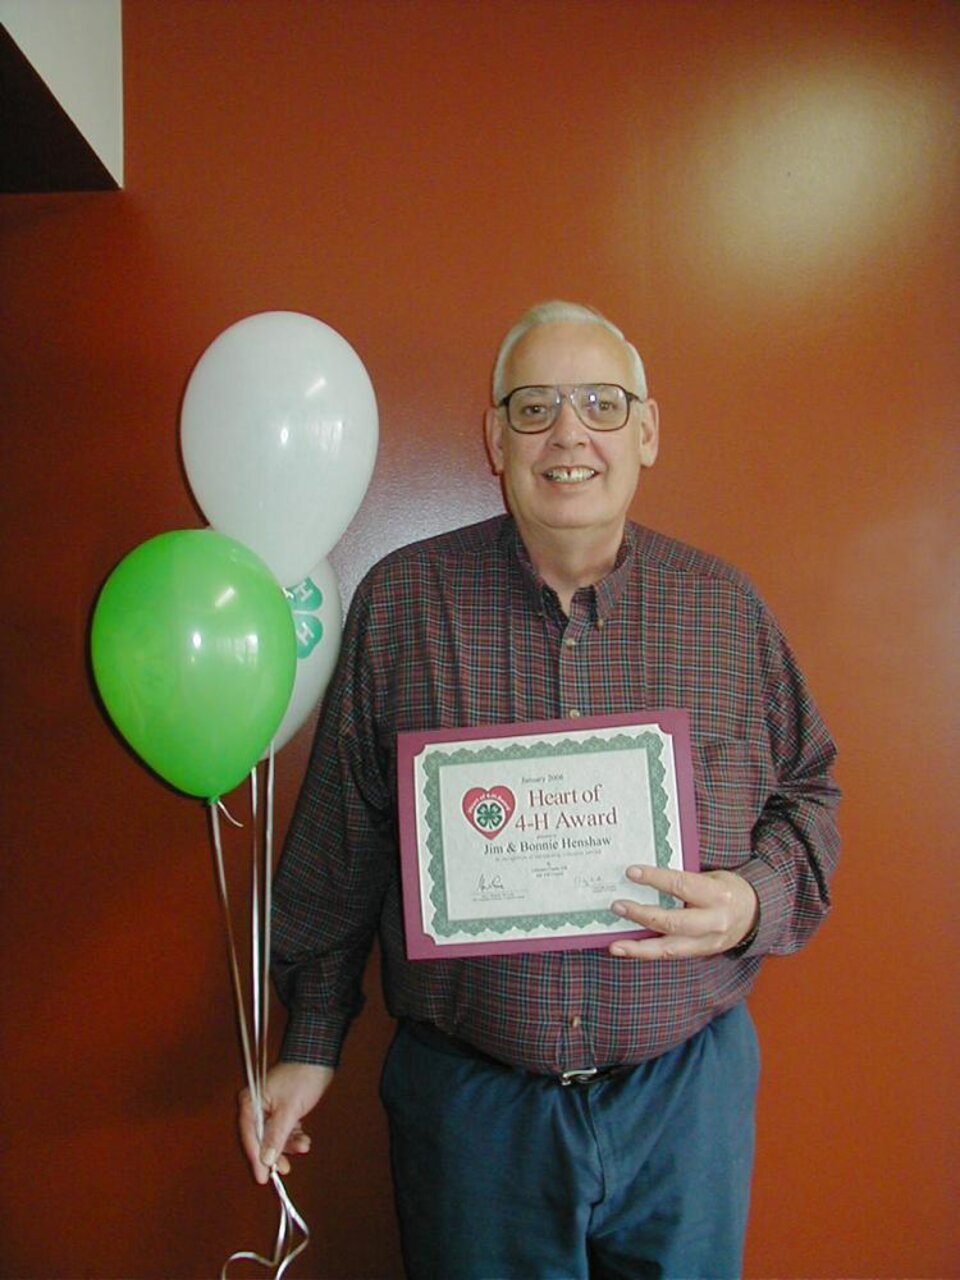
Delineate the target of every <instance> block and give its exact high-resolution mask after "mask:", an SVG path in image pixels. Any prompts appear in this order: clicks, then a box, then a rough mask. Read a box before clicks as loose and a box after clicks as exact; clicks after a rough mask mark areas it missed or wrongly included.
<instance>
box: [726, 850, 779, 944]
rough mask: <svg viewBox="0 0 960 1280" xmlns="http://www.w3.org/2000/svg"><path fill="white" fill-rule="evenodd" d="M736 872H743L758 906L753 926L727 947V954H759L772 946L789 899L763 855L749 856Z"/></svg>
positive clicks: (739, 874) (740, 873)
mask: <svg viewBox="0 0 960 1280" xmlns="http://www.w3.org/2000/svg"><path fill="white" fill-rule="evenodd" d="M736 874H737V875H738V876H743V878H744V880H746V881H747V882H748V883H749V884H750V885H751V887H752V888H753V891H754V893H756V895H757V901H758V903H759V909H758V911H757V918H756V920H755V921H754V924H753V928H752V929H751V930H750V932H749V933H748V934H747V936H746V937H745V938H741V940H740V941H739V942H738V943H737V944H736V946H734V947H730V948H729V949H728V951H727V955H729V956H734V957H740V956H762V955H766V954H767V953H768V952H770V951H771V950H772V949H773V946H774V944H775V942H776V940H777V936H778V934H779V932H780V926H781V922H782V921H783V920H784V918H789V903H788V902H787V900H786V894H785V893H784V889H783V883H782V881H781V879H780V877H779V876H778V875H777V873H776V871H774V870H773V869H772V868H771V867H770V864H769V863H767V862H764V860H763V859H762V858H751V859H750V861H749V862H746V863H744V865H743V866H742V867H737V870H736Z"/></svg>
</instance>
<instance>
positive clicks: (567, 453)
mask: <svg viewBox="0 0 960 1280" xmlns="http://www.w3.org/2000/svg"><path fill="white" fill-rule="evenodd" d="M504 375H505V382H504V390H505V391H511V390H512V389H513V388H514V387H523V386H537V385H550V386H560V387H562V388H567V387H570V386H579V385H580V384H582V383H585V382H615V383H619V385H620V386H622V387H625V388H626V389H627V390H628V391H633V392H634V393H636V392H637V391H638V388H637V387H636V386H634V385H633V373H632V369H631V362H630V357H629V354H628V352H627V350H626V348H625V347H624V345H623V343H622V342H621V341H620V340H619V339H618V338H617V337H615V336H614V335H613V334H612V333H610V332H608V331H607V330H606V329H603V328H601V327H600V326H599V325H594V324H587V323H577V322H567V321H563V322H558V323H554V324H545V325H540V326H538V327H537V328H534V329H531V330H529V331H528V332H527V333H526V334H524V336H523V337H522V338H521V339H520V341H519V342H518V343H517V344H516V346H515V347H514V349H513V351H512V352H511V355H510V358H509V360H508V362H507V365H506V368H505V370H504ZM657 425H658V424H657V407H656V404H655V403H654V402H653V401H652V400H647V401H645V402H643V403H640V404H637V403H635V402H634V403H632V407H631V411H630V417H629V419H628V420H627V424H626V426H624V427H622V428H621V429H620V430H619V431H592V430H591V429H590V428H589V427H586V426H584V424H583V423H582V422H581V421H580V419H579V418H578V417H577V415H576V413H575V412H574V410H573V407H572V405H571V404H570V403H569V401H567V400H564V401H563V404H562V405H561V408H560V412H559V414H558V416H557V419H556V421H555V422H554V423H553V426H552V427H550V429H549V430H548V431H544V432H543V433H542V434H540V435H522V434H520V433H518V432H516V431H514V430H512V429H511V427H510V426H509V424H508V422H507V420H506V414H505V411H503V410H497V409H489V410H488V411H487V416H486V420H485V430H486V439H487V448H488V449H489V452H490V458H491V460H492V462H493V465H494V469H495V470H496V471H497V473H498V474H501V475H502V476H503V481H504V489H505V492H506V498H507V505H508V506H509V508H510V511H511V513H512V515H513V517H514V519H515V520H516V522H517V525H518V527H519V529H520V532H521V534H522V535H524V540H525V541H527V542H528V544H529V542H530V541H531V539H536V538H537V537H543V536H544V535H549V534H550V533H556V532H559V531H561V530H582V531H583V532H584V535H585V536H586V535H600V536H606V537H609V538H610V539H612V540H615V541H616V543H617V545H619V541H620V539H621V538H622V536H623V525H624V521H625V519H626V515H627V509H628V507H629V506H630V502H631V500H632V498H633V494H634V491H635V489H636V487H637V481H638V479H639V476H640V470H641V468H642V467H650V466H652V465H653V463H654V460H655V458H656V456H657Z"/></svg>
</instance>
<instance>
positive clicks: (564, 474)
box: [543, 467, 597, 484]
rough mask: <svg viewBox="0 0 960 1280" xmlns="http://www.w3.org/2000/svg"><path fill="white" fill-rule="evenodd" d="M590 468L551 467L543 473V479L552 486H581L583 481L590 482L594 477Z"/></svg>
mask: <svg viewBox="0 0 960 1280" xmlns="http://www.w3.org/2000/svg"><path fill="white" fill-rule="evenodd" d="M596 474H597V473H596V471H594V470H593V468H592V467H551V468H550V470H549V471H544V473H543V475H544V479H546V480H550V481H552V482H553V483H554V484H582V483H583V481H584V480H592V479H593V477H594V476H595V475H596Z"/></svg>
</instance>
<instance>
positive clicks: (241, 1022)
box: [208, 745, 310, 1280]
mask: <svg viewBox="0 0 960 1280" xmlns="http://www.w3.org/2000/svg"><path fill="white" fill-rule="evenodd" d="M273 761H274V753H273V747H272V745H271V748H270V754H269V757H268V760H267V796H266V806H265V814H264V824H263V827H264V832H263V844H262V847H261V845H260V840H259V836H260V814H259V808H260V806H259V797H258V786H257V766H256V765H254V767H253V769H252V770H251V772H250V802H251V809H252V816H253V822H252V828H253V850H252V859H251V863H252V866H251V886H250V924H251V944H252V945H251V961H250V971H251V974H250V976H251V984H250V985H251V1006H252V1010H251V1011H252V1015H253V1019H252V1020H253V1034H252V1036H251V1033H250V1030H249V1028H248V1020H247V1006H246V1001H245V999H244V994H243V983H242V980H241V976H240V962H239V959H238V955H237V944H236V937H235V935H234V930H233V916H232V913H231V911H230V899H229V894H228V892H227V877H226V873H225V871H224V864H223V845H222V842H221V838H220V814H219V811H220V809H221V808H222V809H223V812H224V813H225V814H226V816H227V818H228V819H229V821H231V822H232V823H233V824H234V826H240V825H241V824H240V823H238V822H236V820H235V819H233V818H232V817H231V816H230V814H229V813H228V812H227V809H226V808H225V807H224V806H223V805H222V803H221V801H220V800H219V799H217V800H215V801H212V802H211V803H210V805H209V806H208V811H209V813H210V827H211V833H212V840H213V851H214V860H215V863H216V870H217V887H218V889H219V896H220V905H221V907H222V908H223V919H224V925H225V929H226V938H227V953H228V958H229V962H230V976H231V979H232V982H233V998H234V1006H235V1010H236V1015H237V1025H238V1028H239V1031H240V1044H241V1048H242V1052H243V1067H244V1074H245V1075H246V1080H247V1089H248V1091H249V1093H250V1098H251V1101H252V1103H253V1113H254V1118H255V1121H256V1126H257V1138H258V1139H261V1140H262V1138H263V1119H264V1115H263V1099H264V1088H265V1084H266V1077H267V1064H268V1056H269V1050H268V1045H267V1031H268V1022H269V1012H270V914H271V907H272V883H273V775H274V768H273ZM261 867H262V870H261ZM270 1181H271V1183H272V1184H273V1188H274V1191H275V1192H276V1194H277V1198H278V1200H279V1202H280V1222H279V1225H278V1227H277V1239H276V1243H275V1245H274V1250H273V1257H272V1258H267V1257H264V1255H263V1254H259V1253H254V1252H252V1251H250V1250H241V1251H239V1252H237V1253H232V1254H231V1255H230V1257H229V1258H228V1259H227V1260H226V1262H225V1263H224V1264H223V1268H222V1269H221V1271H220V1280H227V1270H228V1268H229V1267H230V1264H231V1263H232V1262H240V1261H246V1262H256V1263H257V1264H258V1265H259V1266H262V1267H266V1268H267V1269H268V1270H269V1271H270V1272H271V1273H272V1280H282V1277H283V1275H284V1273H285V1272H286V1270H287V1269H288V1267H289V1266H290V1264H291V1263H292V1262H293V1260H294V1259H295V1258H297V1257H299V1255H300V1254H301V1253H302V1252H303V1250H304V1249H305V1248H306V1247H307V1245H308V1243H309V1241H310V1231H309V1228H308V1227H307V1224H306V1223H305V1222H304V1220H303V1217H302V1216H301V1214H300V1213H299V1212H298V1210H297V1208H296V1206H295V1205H294V1203H293V1201H292V1200H291V1199H290V1195H289V1193H288V1192H287V1189H286V1187H285V1186H284V1184H283V1178H282V1177H281V1176H280V1174H279V1172H278V1171H277V1168H276V1166H274V1167H273V1168H272V1169H271V1170H270ZM298 1233H299V1235H300V1239H299V1240H298V1239H297V1235H298Z"/></svg>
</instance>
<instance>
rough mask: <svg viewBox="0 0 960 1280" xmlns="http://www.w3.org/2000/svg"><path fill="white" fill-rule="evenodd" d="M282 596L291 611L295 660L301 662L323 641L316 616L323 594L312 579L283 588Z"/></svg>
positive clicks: (320, 624) (321, 628)
mask: <svg viewBox="0 0 960 1280" xmlns="http://www.w3.org/2000/svg"><path fill="white" fill-rule="evenodd" d="M283 594H284V595H285V596H286V597H287V599H288V600H289V601H290V608H291V610H292V611H293V628H294V631H295V632H296V635H297V659H298V661H303V659H305V658H309V657H310V655H311V653H313V651H314V649H315V648H316V647H317V645H318V644H319V643H320V641H321V640H322V639H323V623H322V622H321V621H320V619H319V618H318V617H317V616H316V615H317V612H318V611H319V610H320V609H321V608H322V607H323V592H322V591H321V590H320V588H319V587H318V586H317V584H316V583H315V582H314V581H313V579H312V578H304V580H303V581H302V582H298V583H297V585H296V586H295V587H284V589H283Z"/></svg>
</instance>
